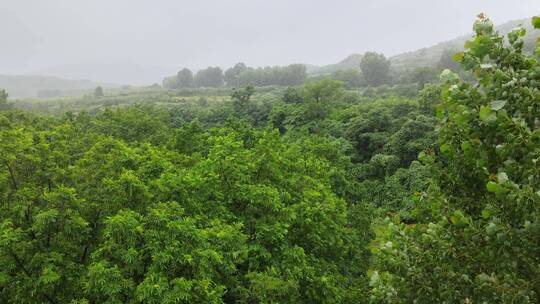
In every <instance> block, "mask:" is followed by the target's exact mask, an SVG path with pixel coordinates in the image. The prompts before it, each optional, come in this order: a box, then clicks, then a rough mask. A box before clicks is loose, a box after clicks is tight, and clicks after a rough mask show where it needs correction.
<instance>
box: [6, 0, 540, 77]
mask: <svg viewBox="0 0 540 304" xmlns="http://www.w3.org/2000/svg"><path fill="white" fill-rule="evenodd" d="M480 12H485V13H486V14H487V15H488V16H489V17H491V18H492V20H493V21H494V22H495V23H497V24H501V23H504V22H507V21H510V20H515V19H521V18H527V17H531V16H532V15H534V14H535V13H538V12H540V1H533V0H525V1H521V2H520V5H519V6H517V5H515V3H512V2H508V1H502V0H496V1H487V0H483V1H475V2H471V1H465V0H457V1H452V2H443V3H439V2H436V1H428V0H414V1H407V2H403V1H380V0H379V1H374V0H373V1H362V2H360V1H352V0H338V1H333V2H332V5H328V2H327V1H313V0H311V1H308V0H299V1H294V2H292V1H285V0H277V1H262V0H237V1H208V0H204V1H198V2H196V3H195V2H192V1H189V2H188V1H173V0H161V1H152V2H150V1H128V0H118V1H114V2H112V1H104V0H95V1H92V2H87V1H73V0H51V1H46V2H45V1H38V0H33V1H32V0H22V1H17V2H15V1H11V2H9V3H4V4H3V7H2V10H0V34H1V36H2V38H3V40H4V46H3V47H2V48H0V74H19V75H24V74H40V75H51V76H57V77H64V78H71V79H90V80H94V81H103V82H114V83H126V84H128V83H129V84H149V83H153V82H159V81H160V80H161V78H162V77H164V76H166V75H169V74H173V73H175V72H176V71H177V70H178V69H179V68H181V67H188V68H191V69H194V70H196V69H199V68H204V67H206V66H220V67H223V68H226V67H229V66H232V65H233V64H235V63H237V62H244V63H246V64H248V65H252V66H268V65H285V64H291V63H305V64H314V65H325V64H331V63H335V62H338V61H340V60H342V59H343V58H345V57H346V56H348V55H350V54H352V53H363V52H366V51H377V52H382V53H384V54H385V55H387V56H392V55H396V54H399V53H403V52H407V51H413V50H416V49H419V48H423V47H429V46H432V45H434V44H437V43H439V42H442V41H446V40H449V39H452V38H455V37H457V36H460V35H463V34H467V33H469V32H471V26H472V23H473V21H474V19H475V16H476V15H477V14H478V13H480Z"/></svg>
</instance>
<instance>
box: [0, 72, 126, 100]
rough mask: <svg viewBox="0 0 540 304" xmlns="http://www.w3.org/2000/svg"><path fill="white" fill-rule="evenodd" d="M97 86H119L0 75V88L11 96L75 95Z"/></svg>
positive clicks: (87, 81)
mask: <svg viewBox="0 0 540 304" xmlns="http://www.w3.org/2000/svg"><path fill="white" fill-rule="evenodd" d="M97 86H101V87H103V88H116V87H119V85H115V84H110V83H100V82H93V81H90V80H71V79H64V78H58V77H50V76H35V75H0V89H5V90H6V91H7V92H8V94H9V96H10V97H11V98H30V97H42V98H46V97H59V96H75V95H82V94H85V93H89V92H92V90H93V89H94V88H95V87H97Z"/></svg>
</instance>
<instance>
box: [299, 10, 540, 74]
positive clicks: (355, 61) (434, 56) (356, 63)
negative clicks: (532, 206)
mask: <svg viewBox="0 0 540 304" xmlns="http://www.w3.org/2000/svg"><path fill="white" fill-rule="evenodd" d="M518 25H522V26H523V27H524V28H525V29H526V30H527V35H526V36H525V39H524V40H525V49H529V50H531V49H532V48H533V46H534V44H535V41H536V38H537V37H538V36H539V31H537V30H534V29H533V27H532V24H531V19H530V18H526V19H520V20H513V21H509V22H506V23H503V24H501V25H498V26H496V29H497V31H499V32H500V33H501V34H503V35H506V34H507V33H508V32H510V31H511V30H512V29H514V28H516V27H517V26H518ZM471 37H472V33H471V34H467V35H463V36H460V37H457V38H454V39H452V40H449V41H445V42H441V43H438V44H436V45H434V46H431V47H426V48H421V49H418V50H415V51H410V52H405V53H402V54H399V55H395V56H392V57H390V58H389V60H390V62H391V64H392V69H394V70H395V71H398V72H399V71H403V70H408V69H414V68H419V67H426V66H435V65H436V64H437V63H438V61H439V60H440V58H441V56H442V55H443V54H444V52H445V51H448V50H456V51H458V50H462V49H463V45H464V44H465V42H466V41H467V40H468V39H470V38H471ZM362 56H363V54H352V55H349V56H348V57H347V58H345V59H344V60H342V61H340V62H338V63H335V64H330V65H325V66H320V67H317V66H311V67H310V68H308V73H309V74H310V75H325V74H331V73H334V72H336V71H338V70H351V69H352V70H360V61H361V60H362Z"/></svg>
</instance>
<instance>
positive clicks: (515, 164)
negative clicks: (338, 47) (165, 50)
mask: <svg viewBox="0 0 540 304" xmlns="http://www.w3.org/2000/svg"><path fill="white" fill-rule="evenodd" d="M528 22H529V25H528V26H529V27H530V25H531V24H532V28H531V30H533V31H536V30H538V29H540V17H533V18H532V20H530V19H529V21H528ZM473 30H474V36H473V37H471V38H470V39H469V40H467V41H466V42H465V44H464V50H463V51H459V50H457V51H453V50H452V51H450V50H449V51H448V52H446V53H444V56H443V57H441V59H440V60H439V61H438V62H436V63H435V64H434V65H432V66H426V67H421V68H415V69H410V70H407V71H402V72H400V73H397V72H395V70H392V69H391V65H392V63H391V62H390V61H389V60H388V59H387V58H385V56H384V55H382V54H380V53H376V52H369V53H366V54H364V55H363V56H362V58H361V60H360V63H359V65H358V68H357V69H356V70H346V71H343V70H340V71H336V72H332V73H329V74H325V75H318V76H309V75H308V72H307V69H308V67H306V66H304V65H300V64H293V65H288V66H272V67H266V68H260V67H249V66H247V65H245V64H243V63H239V64H236V65H234V66H233V67H230V68H228V69H225V71H223V70H222V69H221V68H219V67H209V68H206V69H201V70H199V71H197V72H195V73H194V72H193V71H191V70H190V69H188V68H182V69H181V70H180V71H179V72H178V74H177V75H174V76H171V77H167V78H165V79H164V80H163V85H162V86H160V85H157V84H156V85H154V86H149V87H141V88H118V89H108V88H105V89H104V88H102V87H101V86H100V87H97V88H95V90H93V91H92V92H90V93H88V94H87V95H86V96H83V97H72V98H56V99H55V98H52V99H46V100H18V99H12V98H10V96H9V92H6V91H5V90H0V303H6V304H11V303H56V304H60V303H71V304H94V303H149V304H150V303H156V304H157V303H214V304H218V303H249V304H263V303H373V304H376V303H531V304H534V303H540V40H538V41H537V42H536V44H535V45H534V44H533V45H531V44H530V42H528V41H525V40H524V37H525V35H526V30H525V28H524V27H516V28H514V29H513V30H511V31H509V32H508V33H507V34H506V35H502V34H500V33H499V32H498V31H497V30H496V29H495V27H494V25H493V23H492V21H491V20H490V19H489V18H487V17H486V16H484V15H480V16H479V17H478V19H477V20H476V22H475V23H474V26H473Z"/></svg>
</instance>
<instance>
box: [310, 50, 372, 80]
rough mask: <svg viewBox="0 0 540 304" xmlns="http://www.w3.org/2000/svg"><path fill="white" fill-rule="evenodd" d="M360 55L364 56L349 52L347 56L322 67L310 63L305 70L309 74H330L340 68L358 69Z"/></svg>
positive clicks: (361, 55) (360, 59)
mask: <svg viewBox="0 0 540 304" xmlns="http://www.w3.org/2000/svg"><path fill="white" fill-rule="evenodd" d="M362 57H364V55H363V54H351V55H349V56H348V57H347V58H345V59H343V60H342V61H340V62H338V63H335V64H329V65H325V66H322V67H318V66H313V65H310V66H308V69H307V72H308V74H311V75H325V74H332V73H334V72H337V71H340V70H350V69H353V70H359V69H360V61H362Z"/></svg>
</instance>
